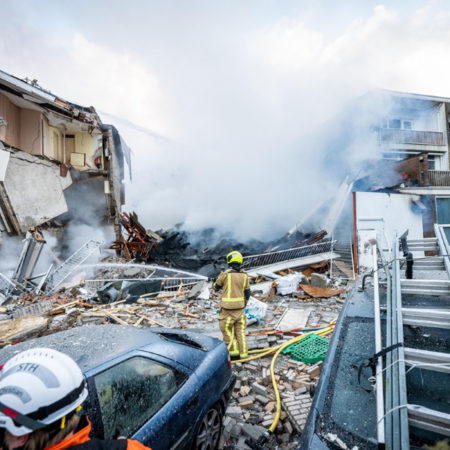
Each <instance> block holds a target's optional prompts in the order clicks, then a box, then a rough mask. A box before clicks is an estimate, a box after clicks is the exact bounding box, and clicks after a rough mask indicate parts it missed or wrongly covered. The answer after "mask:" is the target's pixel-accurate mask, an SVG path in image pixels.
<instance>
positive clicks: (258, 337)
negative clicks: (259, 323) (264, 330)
mask: <svg viewBox="0 0 450 450" xmlns="http://www.w3.org/2000/svg"><path fill="white" fill-rule="evenodd" d="M267 339H268V338H267V335H265V334H259V335H258V336H256V340H257V341H267Z"/></svg>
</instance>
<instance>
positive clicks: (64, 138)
mask: <svg viewBox="0 0 450 450" xmlns="http://www.w3.org/2000/svg"><path fill="white" fill-rule="evenodd" d="M63 142H64V145H63V163H64V164H66V126H65V125H64V134H63Z"/></svg>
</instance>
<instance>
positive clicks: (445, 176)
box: [428, 170, 450, 187]
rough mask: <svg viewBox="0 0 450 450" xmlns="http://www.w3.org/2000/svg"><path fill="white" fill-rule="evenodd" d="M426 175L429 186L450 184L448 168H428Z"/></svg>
mask: <svg viewBox="0 0 450 450" xmlns="http://www.w3.org/2000/svg"><path fill="white" fill-rule="evenodd" d="M428 175H429V179H430V186H434V187H437V186H441V187H444V186H450V170H430V171H428Z"/></svg>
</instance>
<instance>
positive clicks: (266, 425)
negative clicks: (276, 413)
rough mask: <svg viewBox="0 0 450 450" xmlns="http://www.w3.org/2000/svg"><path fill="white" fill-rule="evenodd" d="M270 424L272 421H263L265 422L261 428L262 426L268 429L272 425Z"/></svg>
mask: <svg viewBox="0 0 450 450" xmlns="http://www.w3.org/2000/svg"><path fill="white" fill-rule="evenodd" d="M272 422H273V419H270V420H265V421H264V422H263V423H262V426H263V427H264V428H267V427H270V426H271V425H272Z"/></svg>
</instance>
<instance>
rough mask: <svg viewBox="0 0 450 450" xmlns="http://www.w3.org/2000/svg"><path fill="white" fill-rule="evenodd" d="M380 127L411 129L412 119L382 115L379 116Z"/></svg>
mask: <svg viewBox="0 0 450 450" xmlns="http://www.w3.org/2000/svg"><path fill="white" fill-rule="evenodd" d="M381 128H393V129H397V130H401V129H403V130H412V129H413V121H412V120H411V119H395V118H388V117H382V118H381Z"/></svg>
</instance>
